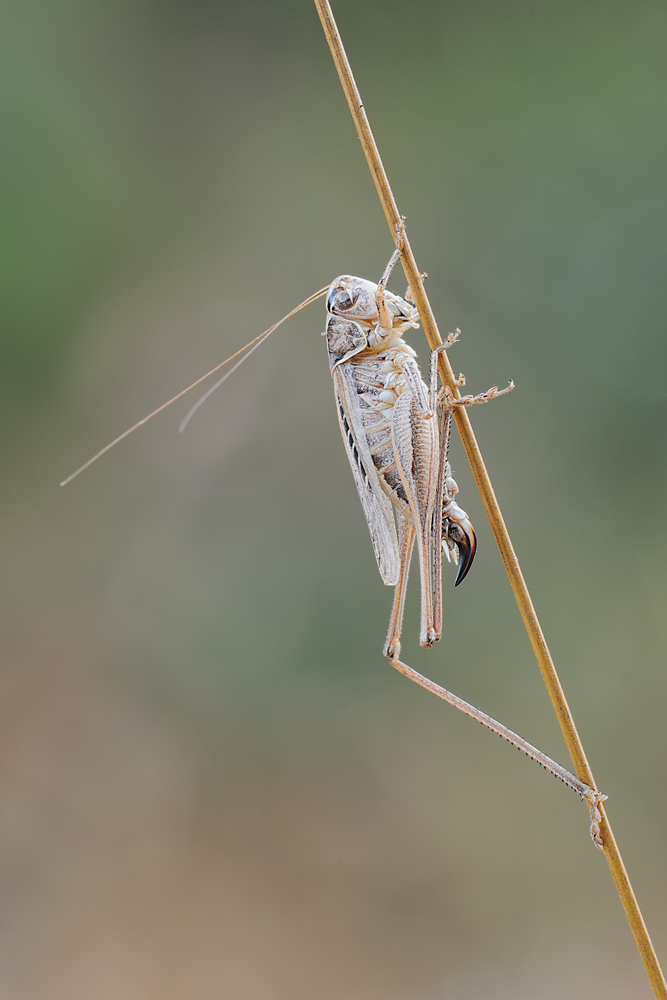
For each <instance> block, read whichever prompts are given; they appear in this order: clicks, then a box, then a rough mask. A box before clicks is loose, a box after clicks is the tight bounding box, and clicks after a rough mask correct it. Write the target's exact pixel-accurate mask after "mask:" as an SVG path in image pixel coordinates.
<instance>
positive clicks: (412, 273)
mask: <svg viewBox="0 0 667 1000" xmlns="http://www.w3.org/2000/svg"><path fill="white" fill-rule="evenodd" d="M314 2H315V6H316V8H317V11H318V14H319V16H320V20H321V22H322V27H323V28H324V33H325V35H326V38H327V42H328V43H329V48H330V49H331V54H332V56H333V60H334V63H335V65H336V69H337V71H338V75H339V77H340V82H341V85H342V87H343V90H344V92H345V97H346V98H347V103H348V105H349V108H350V112H351V114H352V118H353V119H354V124H355V126H356V129H357V134H358V136H359V139H360V140H361V144H362V147H363V150H364V153H365V155H366V160H367V162H368V166H369V167H370V171H371V174H372V176H373V180H374V181H375V186H376V189H377V192H378V196H379V198H380V201H381V203H382V207H383V209H384V213H385V216H386V218H387V222H388V224H389V228H390V230H391V233H392V237H393V238H394V239H395V238H396V234H397V231H398V230H397V227H399V226H400V225H401V221H402V219H401V215H400V213H399V211H398V207H397V205H396V201H395V199H394V195H393V193H392V190H391V186H390V184H389V179H388V177H387V174H386V171H385V169H384V165H383V163H382V159H381V157H380V153H379V151H378V148H377V145H376V143H375V139H374V137H373V133H372V131H371V127H370V124H369V121H368V116H367V115H366V111H365V109H364V105H363V102H362V100H361V95H360V94H359V90H358V89H357V85H356V82H355V80H354V76H353V74H352V69H351V66H350V63H349V61H348V59H347V55H346V53H345V49H344V47H343V43H342V40H341V37H340V33H339V31H338V28H337V26H336V23H335V21H334V17H333V13H332V11H331V7H330V5H329V3H328V0H314ZM401 249H402V252H401V262H402V264H403V269H404V271H405V275H406V278H407V280H408V284H409V286H410V288H411V289H412V294H413V296H414V300H415V304H416V306H417V308H418V310H419V315H420V318H421V320H422V325H423V328H424V333H425V335H426V339H427V340H428V343H429V347H430V348H431V350H433V349H435V348H436V347H438V346H440V345H441V344H442V338H441V336H440V332H439V330H438V325H437V323H436V320H435V316H434V313H433V309H432V307H431V304H430V302H429V300H428V297H427V295H426V291H425V289H424V284H423V280H422V277H421V274H420V271H419V268H418V267H417V262H416V260H415V257H414V254H413V252H412V248H411V246H410V242H409V240H408V238H407V236H404V239H403V243H402V248H401ZM439 369H440V374H441V377H442V380H443V382H444V384H445V385H447V386H448V387H449V389H450V390H451V392H452V393H453V395H454V396H455V397H456V398H459V397H460V394H459V390H458V387H457V385H456V383H455V380H454V373H453V371H452V368H451V365H450V363H449V360H448V358H447V354H446V352H445V351H442V352H440V355H439ZM454 415H455V418H456V423H457V426H458V429H459V432H460V434H461V438H462V440H463V446H464V448H465V450H466V454H467V456H468V460H469V462H470V465H471V467H472V471H473V474H474V476H475V481H476V482H477V487H478V489H479V491H480V494H481V496H482V501H483V503H484V507H485V509H486V513H487V515H488V518H489V521H490V523H491V528H492V530H493V533H494V536H495V539H496V542H497V543H498V548H499V549H500V554H501V556H502V559H503V562H504V564H505V569H506V570H507V575H508V577H509V580H510V583H511V586H512V590H513V591H514V596H515V598H516V601H517V604H518V605H519V611H520V612H521V617H522V619H523V622H524V625H525V627H526V631H527V632H528V636H529V638H530V642H531V644H532V647H533V651H534V653H535V657H536V659H537V662H538V665H539V667H540V671H541V673H542V677H543V679H544V682H545V684H546V686H547V690H548V692H549V697H550V698H551V703H552V705H553V708H554V711H555V713H556V716H557V718H558V722H559V724H560V727H561V730H562V732H563V736H564V738H565V742H566V744H567V748H568V750H569V753H570V756H571V758H572V761H573V764H574V768H575V771H576V773H577V776H578V777H579V779H580V780H581V781H582V782H584V783H585V784H586V785H590V786H591V787H592V788H596V785H595V780H594V778H593V774H592V771H591V768H590V765H589V763H588V761H587V759H586V754H585V752H584V748H583V745H582V742H581V739H580V737H579V734H578V732H577V728H576V726H575V723H574V719H573V717H572V713H571V711H570V708H569V706H568V704H567V700H566V698H565V694H564V692H563V688H562V686H561V683H560V679H559V677H558V674H557V672H556V668H555V666H554V663H553V660H552V657H551V653H550V652H549V647H548V646H547V642H546V639H545V637H544V633H543V631H542V627H541V625H540V622H539V620H538V617H537V614H536V612H535V608H534V606H533V602H532V600H531V597H530V593H529V591H528V587H527V586H526V582H525V580H524V578H523V574H522V572H521V567H520V566H519V561H518V559H517V557H516V554H515V552H514V548H513V546H512V542H511V539H510V536H509V534H508V531H507V528H506V526H505V522H504V520H503V516H502V513H501V511H500V507H499V506H498V501H497V500H496V496H495V493H494V491H493V487H492V485H491V480H490V479H489V474H488V472H487V470H486V467H485V465H484V461H483V459H482V454H481V452H480V450H479V446H478V444H477V441H476V439H475V435H474V433H473V430H472V425H471V423H470V418H469V416H468V413H467V411H466V409H465V408H464V407H455V410H454ZM407 670H408V671H409V670H410V668H407ZM408 676H410V674H408ZM413 679H414V678H413ZM600 812H601V824H600V826H601V834H602V839H603V843H604V848H603V849H604V853H605V856H606V858H607V862H608V864H609V868H610V870H611V874H612V877H613V879H614V882H615V884H616V888H617V890H618V893H619V896H620V897H621V902H622V903H623V908H624V909H625V913H626V916H627V918H628V921H629V923H630V926H631V928H632V933H633V934H634V937H635V941H636V943H637V947H638V948H639V951H640V953H641V956H642V959H643V961H644V965H645V967H646V971H647V973H648V977H649V980H650V982H651V985H652V987H653V990H654V993H655V995H656V997H658V998H660V1000H667V984H666V983H665V978H664V976H663V973H662V970H661V968H660V964H659V962H658V958H657V955H656V953H655V949H654V947H653V944H652V942H651V939H650V937H649V933H648V930H647V927H646V924H645V923H644V918H643V916H642V913H641V910H640V909H639V904H638V903H637V899H636V897H635V894H634V891H633V889H632V886H631V884H630V880H629V879H628V875H627V872H626V870H625V865H624V864H623V859H622V857H621V854H620V852H619V849H618V846H617V844H616V840H615V838H614V835H613V832H612V829H611V826H610V825H609V821H608V819H607V817H606V814H605V812H604V809H603V808H602V807H600Z"/></svg>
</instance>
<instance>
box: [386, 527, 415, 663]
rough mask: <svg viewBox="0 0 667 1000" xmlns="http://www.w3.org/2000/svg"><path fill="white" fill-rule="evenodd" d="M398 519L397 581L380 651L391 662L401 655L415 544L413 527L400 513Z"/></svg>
mask: <svg viewBox="0 0 667 1000" xmlns="http://www.w3.org/2000/svg"><path fill="white" fill-rule="evenodd" d="M398 521H399V543H398V544H399V553H400V569H399V576H398V582H397V583H396V588H395V590H394V602H393V604H392V606H391V615H390V617H389V629H388V631H387V638H386V640H385V644H384V649H383V650H382V653H383V655H384V656H386V657H387V659H388V660H390V661H391V662H392V663H393V662H394V661H395V660H398V658H399V656H400V655H401V632H402V631H403V612H404V610H405V592H406V590H407V586H408V572H409V570H410V559H411V557H412V550H413V548H414V544H415V537H416V532H415V527H414V525H413V524H412V523H411V522H410V521H408V520H407V518H406V517H404V516H403V515H402V514H399V515H398Z"/></svg>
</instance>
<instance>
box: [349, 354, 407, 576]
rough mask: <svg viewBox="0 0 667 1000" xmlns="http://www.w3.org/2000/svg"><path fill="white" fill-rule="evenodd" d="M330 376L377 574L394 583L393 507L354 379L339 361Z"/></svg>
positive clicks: (396, 564)
mask: <svg viewBox="0 0 667 1000" xmlns="http://www.w3.org/2000/svg"><path fill="white" fill-rule="evenodd" d="M333 380H334V390H335V393H336V408H337V410H338V422H339V424H340V430H341V434H342V436H343V441H344V443H345V450H346V451H347V457H348V459H349V461H350V467H351V469H352V475H353V476H354V481H355V483H356V485H357V492H358V493H359V499H360V500H361V506H362V508H363V511H364V514H365V516H366V521H367V523H368V530H369V531H370V534H371V541H372V542H373V549H374V551H375V558H376V559H377V564H378V569H379V570H380V576H381V577H382V579H383V581H384V582H385V583H386V584H387V586H391V587H394V586H395V585H396V583H397V581H398V574H399V565H400V559H399V554H398V538H397V535H396V523H395V521H394V513H393V507H392V503H391V501H390V500H389V499H388V497H387V496H386V495H385V493H384V492H383V491H382V488H381V486H380V483H379V482H378V477H377V472H376V471H375V466H374V464H373V458H372V456H371V453H370V449H369V447H368V442H367V440H366V435H365V433H364V429H363V425H362V422H361V412H360V406H359V398H358V396H357V388H356V381H355V378H354V372H353V371H352V368H351V366H350V365H346V364H341V365H338V366H337V367H336V368H335V369H334V371H333Z"/></svg>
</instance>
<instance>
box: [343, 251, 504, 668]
mask: <svg viewBox="0 0 667 1000" xmlns="http://www.w3.org/2000/svg"><path fill="white" fill-rule="evenodd" d="M393 260H394V258H392V261H390V263H389V265H388V267H387V270H386V271H385V274H384V275H383V278H382V279H381V281H380V283H379V284H378V285H376V284H373V283H372V282H370V281H367V280H366V279H364V278H357V277H353V276H352V275H342V276H341V277H339V278H336V280H335V281H334V282H333V283H332V284H331V287H330V289H329V294H328V296H327V328H326V330H325V333H324V335H325V336H326V338H327V347H328V351H329V366H330V369H331V374H332V376H333V382H334V391H335V395H336V403H337V411H338V420H339V423H340V429H341V433H342V436H343V442H344V443H345V448H346V450H347V455H348V459H349V461H350V466H351V468H352V473H353V475H354V479H355V483H356V486H357V490H358V492H359V497H360V500H361V505H362V508H363V510H364V514H365V516H366V520H367V522H368V527H369V530H370V535H371V540H372V542H373V548H374V550H375V557H376V559H377V564H378V568H379V570H380V575H381V576H382V579H383V580H384V582H385V583H386V584H387V585H389V586H394V587H396V595H397V596H396V600H395V602H394V609H393V611H392V618H391V622H390V628H389V635H388V637H387V644H386V646H385V655H388V656H390V658H392V659H393V658H395V657H398V656H399V654H400V632H401V623H402V618H403V604H404V596H405V582H406V580H404V579H403V578H404V577H405V578H407V570H408V565H409V561H410V556H411V554H412V549H413V546H414V542H415V540H416V542H417V551H418V555H419V571H420V582H421V598H422V600H421V627H420V637H419V639H420V643H421V645H422V646H432V645H433V644H434V643H435V642H436V641H437V640H438V639H439V638H440V635H441V633H442V599H441V577H442V573H441V567H442V551H443V547H444V551H445V552H446V554H447V558H448V559H449V558H450V553H451V554H453V555H454V557H455V560H456V562H457V564H458V573H457V578H456V583H460V582H461V581H462V580H463V579H464V577H465V575H466V574H467V572H468V570H469V569H470V566H471V564H472V560H473V558H474V555H475V548H476V540H475V533H474V530H473V528H472V525H471V523H470V521H469V519H468V516H467V514H466V513H465V511H463V510H462V509H461V508H460V507H459V506H458V505H457V504H456V502H455V501H454V496H455V495H456V493H458V487H457V485H456V482H455V481H454V479H452V477H451V470H450V468H449V462H448V454H447V453H448V443H449V428H450V423H451V414H452V403H451V402H450V401H449V399H448V398H447V397H446V396H444V395H443V396H442V398H441V400H440V415H439V416H438V413H437V409H438V398H437V395H436V387H437V367H436V364H435V356H434V357H433V358H432V359H431V385H430V389H429V388H427V386H426V385H425V384H424V382H423V380H422V377H421V373H420V371H419V368H418V366H417V362H416V361H415V358H416V354H415V351H414V350H413V349H412V347H410V345H409V344H408V343H406V341H405V340H404V339H403V335H404V334H405V333H406V332H407V331H408V330H410V329H411V328H415V327H417V326H418V325H419V314H418V313H417V310H416V308H415V307H414V305H412V304H411V303H410V302H409V301H408V300H407V299H403V298H400V297H399V296H398V295H395V294H393V293H392V292H389V291H388V290H387V289H386V287H385V286H386V281H387V279H388V276H389V272H390V270H391V267H392V262H393ZM455 339H456V336H454V335H453V336H452V339H451V342H452V343H453V341H454V340H455ZM446 346H449V343H448V345H446ZM494 394H496V395H499V393H498V392H497V390H495V391H494ZM478 401H481V398H480V399H479V400H478ZM396 522H397V523H398V530H397V524H396Z"/></svg>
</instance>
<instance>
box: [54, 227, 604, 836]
mask: <svg viewBox="0 0 667 1000" xmlns="http://www.w3.org/2000/svg"><path fill="white" fill-rule="evenodd" d="M401 231H402V226H400V227H397V233H396V243H397V248H396V250H395V251H394V253H393V254H392V257H391V258H390V260H389V263H388V264H387V267H386V268H385V270H384V273H383V275H382V277H381V278H380V281H379V282H378V283H377V284H374V283H373V282H372V281H368V280H366V279H364V278H357V277H354V276H352V275H341V276H340V277H338V278H336V279H335V280H334V281H333V282H332V283H331V284H330V285H326V286H325V287H324V288H321V289H320V290H319V291H318V292H315V293H314V294H313V295H311V296H309V297H308V298H307V299H305V300H304V301H303V302H302V303H300V304H299V305H298V306H296V307H295V308H294V309H292V310H291V311H290V312H289V313H288V314H287V315H286V316H284V317H283V318H282V319H281V320H279V321H278V322H277V323H275V324H274V325H273V326H272V327H270V328H269V329H268V330H266V331H264V333H262V334H260V335H259V336H258V337H256V338H255V339H254V340H252V341H250V343H248V344H246V345H245V347H243V348H241V350H239V351H237V352H236V353H235V354H233V355H231V357H229V358H227V359H226V360H225V361H223V362H222V363H221V364H220V365H217V366H216V367H215V368H213V369H212V370H211V371H209V372H207V374H206V375H204V376H202V377H201V378H200V379H197V381H196V382H193V383H192V385H190V386H188V388H187V389H184V390H182V391H181V392H179V393H178V394H177V395H176V396H173V397H172V398H171V399H170V400H168V401H167V402H166V403H163V404H162V405H161V406H159V407H158V408H157V409H155V410H153V411H152V412H151V413H149V414H148V415H147V416H146V417H144V418H143V419H142V420H140V421H138V422H137V423H136V424H134V425H133V426H132V427H130V428H128V429H127V430H126V431H124V432H123V433H122V434H120V435H119V436H118V437H117V438H115V439H114V440H113V441H111V442H109V444H107V445H105V447H104V448H102V449H101V450H100V451H98V452H97V453H96V454H95V455H93V456H92V458H90V459H88V461H87V462H85V463H84V464H83V465H82V466H80V467H79V468H78V469H77V470H76V471H75V472H73V473H72V474H71V475H70V476H68V478H67V479H65V480H63V482H62V483H61V486H65V485H66V484H67V483H69V482H71V480H72V479H74V478H75V477H76V476H78V475H79V473H81V472H83V470H84V469H87V468H88V466H90V465H92V463H93V462H95V461H96V460H97V459H98V458H100V457H101V456H102V455H103V454H105V453H106V452H107V451H109V450H110V449H111V448H113V447H114V445H116V444H118V443H119V442H120V441H122V440H123V439H124V438H126V437H128V435H130V434H131V433H132V432H133V431H135V430H137V429H138V428H139V427H141V426H143V424H145V423H147V422H148V421H149V420H150V419H152V417H154V416H156V415H157V414H158V413H161V412H162V410H164V409H166V408H167V407H168V406H170V405H171V404H172V403H174V402H176V400H178V399H180V398H181V397H182V396H184V395H185V394H186V393H187V392H189V391H190V390H191V389H193V388H195V386H197V385H200V384H201V383H202V382H203V381H204V380H205V379H207V378H208V377H209V376H210V375H212V374H214V373H215V372H217V371H219V370H220V369H221V368H223V367H224V366H225V365H227V364H228V363H229V362H230V361H232V360H234V359H235V358H238V357H239V356H241V355H242V357H240V360H239V361H237V363H236V364H235V365H234V366H233V367H232V368H231V369H230V370H229V371H228V372H226V374H225V375H223V376H222V377H221V378H220V379H219V380H218V381H217V382H216V383H214V385H213V386H212V387H211V388H210V389H208V390H207V392H206V393H204V395H203V396H201V397H200V399H199V400H198V401H197V402H196V403H195V405H194V406H193V407H192V408H191V409H190V410H189V412H188V413H187V414H186V417H185V419H184V420H183V421H182V423H181V425H180V428H179V430H181V431H183V430H184V429H185V426H186V425H187V423H188V422H189V420H190V418H191V417H192V415H193V414H194V413H195V411H196V410H197V409H198V408H199V406H201V404H202V403H203V402H204V401H205V400H206V399H207V398H208V397H209V396H210V395H211V393H213V392H214V391H215V390H216V389H217V388H218V387H219V386H220V385H222V383H223V382H224V381H225V380H226V379H227V378H229V376H230V375H232V374H233V372H234V371H236V369H237V368H238V367H239V365H241V364H243V362H244V361H245V360H246V358H248V357H249V356H250V354H252V353H253V351H255V350H256V349H257V348H258V347H259V346H260V345H261V344H262V343H263V342H264V341H265V340H266V339H267V337H269V336H270V335H271V334H272V333H273V332H274V330H276V329H278V327H279V326H281V325H282V324H283V323H284V322H285V321H286V320H288V319H289V318H290V317H291V316H293V315H295V314H296V313H297V312H299V311H300V310H301V309H303V308H305V307H306V306H307V305H310V304H311V303H312V302H314V301H316V300H317V299H319V298H321V297H322V296H323V295H325V294H326V304H327V326H326V330H325V331H324V333H323V334H322V336H323V337H326V343H327V349H328V356H329V367H330V370H331V375H332V378H333V384H334V393H335V398H336V408H337V413H338V421H339V424H340V429H341V434H342V437H343V442H344V445H345V449H346V452H347V456H348V459H349V462H350V467H351V469H352V473H353V476H354V480H355V484H356V487H357V491H358V494H359V499H360V501H361V506H362V509H363V511H364V515H365V517H366V522H367V524H368V528H369V531H370V536H371V541H372V544H373V549H374V552H375V557H376V560H377V564H378V569H379V571H380V575H381V577H382V580H383V581H384V583H385V584H386V585H387V586H393V587H394V588H395V589H394V600H393V604H392V609H391V615H390V620H389V630H388V633H387V639H386V642H385V645H384V650H383V652H384V655H385V656H386V657H387V659H388V660H389V662H390V663H391V665H392V666H393V667H395V668H396V669H397V670H398V671H399V672H400V673H402V674H404V675H405V676H406V677H408V678H409V679H410V680H412V681H415V682H416V683H417V684H419V685H420V686H421V687H424V688H426V689H427V690H428V691H431V692H432V693H433V694H436V695H437V696H438V697H439V698H441V699H442V700H444V701H447V702H448V703H449V704H451V705H453V706H454V707H455V708H458V709H459V710H460V711H462V712H464V713H465V714H466V715H469V716H471V717H472V718H473V719H476V720H477V721H478V722H480V723H482V725H484V726H486V727H487V728H489V729H491V730H492V731H493V732H495V733H497V734H498V735H499V736H502V737H503V739H505V740H507V741H508V742H509V743H511V744H512V745H513V746H516V747H517V748H518V749H519V750H521V751H522V752H523V753H525V754H526V755H527V756H529V757H530V758H532V759H533V760H535V761H537V763H539V764H541V765H542V767H544V768H545V769H546V770H548V771H549V772H551V773H552V774H553V775H554V776H555V777H557V778H559V779H560V780H561V781H563V782H564V783H565V784H566V785H568V786H569V787H570V788H572V789H573V791H575V792H576V793H577V794H578V795H580V796H581V798H582V799H583V800H584V801H585V802H586V803H587V805H588V807H589V811H590V817H591V825H590V832H591V837H592V838H593V841H594V842H595V844H596V845H597V846H598V847H600V848H601V849H602V848H603V843H602V838H601V834H600V819H601V816H600V811H599V808H598V806H599V803H600V802H602V801H604V800H605V799H606V798H607V796H606V795H604V794H602V793H600V792H597V791H595V790H594V789H593V788H591V787H590V786H589V785H587V784H585V783H584V782H583V781H580V779H579V778H577V777H576V776H575V775H574V774H572V773H571V772H570V771H568V770H566V768H564V767H562V766H561V765H560V764H558V763H556V761H554V760H552V759H551V758H550V757H548V756H547V755H546V754H544V753H542V751H540V750H538V749H537V748H536V747H534V746H532V745H531V744H530V743H528V742H527V741H526V740H524V739H523V738H522V737H521V736H518V735H517V734H516V733H513V732H512V731H511V730H510V729H507V727H506V726H504V725H502V724H501V723H499V722H497V721H496V720H495V719H493V718H491V716H489V715H487V714H486V713H485V712H482V711H481V710H480V709H478V708H475V707H474V706H473V705H470V704H468V703H467V702H465V701H463V700H462V699H461V698H459V697H457V696H456V695H454V694H452V693H451V692H449V691H447V690H445V688H443V687H441V686H440V685H438V684H435V683H434V682H433V681H431V680H429V679H428V678H426V677H424V676H423V675H422V674H419V673H417V671H416V670H413V669H412V668H411V667H409V666H407V664H405V663H403V662H402V661H401V659H400V652H401V644H400V639H401V630H402V623H403V611H404V606H405V595H406V589H407V582H408V571H409V566H410V560H411V556H412V552H413V549H414V546H415V542H416V543H417V553H418V560H419V575H420V584H421V623H420V636H419V641H420V643H421V645H422V646H425V647H430V646H433V645H434V644H435V643H436V642H437V641H438V640H439V639H440V636H441V633H442V555H443V552H444V554H445V556H446V558H447V561H448V562H451V561H454V563H455V564H456V567H457V572H456V579H455V584H454V585H455V586H458V585H459V584H460V583H461V582H462V581H463V580H464V579H465V577H466V575H467V574H468V571H469V570H470V567H471V565H472V562H473V559H474V556H475V551H476V546H477V541H476V537H475V532H474V529H473V526H472V524H471V523H470V520H469V518H468V515H467V514H466V512H465V511H464V510H463V509H462V508H461V507H460V506H459V505H458V503H457V502H456V499H455V498H456V496H457V494H458V486H457V484H456V481H455V480H454V479H453V478H452V474H451V468H450V464H449V439H450V432H451V424H452V414H453V411H454V407H455V406H471V405H474V404H476V403H486V402H488V401H489V400H492V399H494V398H496V397H499V396H503V395H505V394H506V393H508V392H510V391H511V390H512V389H513V388H514V384H513V383H512V382H511V381H510V383H509V385H508V386H507V387H506V388H505V389H498V387H497V386H493V387H492V388H491V389H489V390H487V392H484V393H480V394H478V395H476V396H472V395H468V396H463V397H461V398H460V399H455V398H454V396H453V395H452V393H451V391H450V390H449V389H448V388H447V387H444V388H442V389H441V390H440V391H439V390H438V369H437V356H438V353H439V351H442V350H448V349H449V348H450V347H451V346H452V345H453V344H454V343H455V342H456V341H457V340H458V338H459V335H460V330H456V331H455V332H454V333H450V334H449V336H448V338H447V341H446V343H445V344H443V345H442V346H441V347H439V348H438V349H437V350H435V351H433V352H432V355H431V359H430V385H429V386H428V387H427V386H426V384H425V383H424V382H423V381H422V376H421V372H420V370H419V367H418V365H417V362H416V361H415V357H416V353H415V351H414V350H413V349H412V347H410V345H409V344H408V343H407V342H406V341H405V340H404V339H403V334H404V333H405V332H406V331H407V330H409V329H410V328H416V327H418V326H419V313H418V311H417V309H416V307H415V306H414V305H413V304H412V302H411V294H410V289H408V290H407V292H406V296H405V298H400V297H399V296H398V295H395V294H394V293H393V292H390V291H389V290H388V289H387V283H388V281H389V277H390V275H391V272H392V270H393V268H394V266H395V265H396V263H397V261H398V260H399V259H400V255H401ZM244 352H245V353H244ZM457 384H458V385H460V386H462V385H464V384H465V378H464V377H463V376H462V375H459V377H458V380H457Z"/></svg>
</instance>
